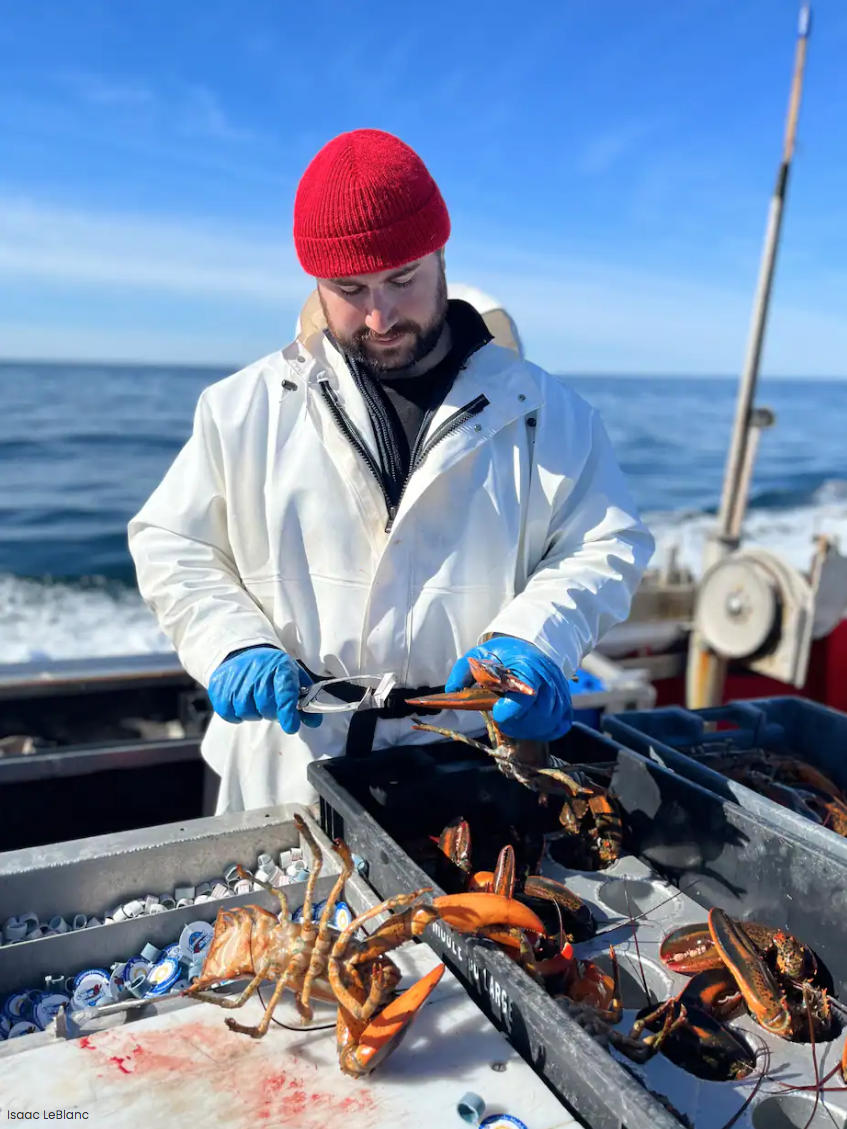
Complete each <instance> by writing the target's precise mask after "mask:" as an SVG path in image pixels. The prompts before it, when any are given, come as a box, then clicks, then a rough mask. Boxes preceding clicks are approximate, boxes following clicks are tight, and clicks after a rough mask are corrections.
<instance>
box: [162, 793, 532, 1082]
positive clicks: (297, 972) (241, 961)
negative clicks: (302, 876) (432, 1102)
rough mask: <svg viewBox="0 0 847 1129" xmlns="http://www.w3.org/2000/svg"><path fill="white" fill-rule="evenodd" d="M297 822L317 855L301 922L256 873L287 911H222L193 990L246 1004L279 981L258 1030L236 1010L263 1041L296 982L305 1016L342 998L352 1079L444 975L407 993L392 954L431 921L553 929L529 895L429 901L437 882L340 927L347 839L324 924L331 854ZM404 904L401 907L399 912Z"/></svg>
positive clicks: (381, 1053) (375, 1061)
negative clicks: (230, 992)
mask: <svg viewBox="0 0 847 1129" xmlns="http://www.w3.org/2000/svg"><path fill="white" fill-rule="evenodd" d="M294 822H295V825H296V827H297V830H298V831H299V833H300V835H301V836H302V837H303V839H304V840H305V842H306V843H307V844H308V846H309V848H310V849H311V852H312V858H313V864H312V868H311V870H310V872H309V878H308V882H307V884H306V891H305V895H304V900H303V909H302V918H301V920H300V921H298V922H294V921H293V920H292V917H291V913H290V912H289V907H288V899H287V897H286V894H285V891H284V890H281V889H277V888H275V887H273V886H270V885H268V884H267V883H265V882H261V881H259V880H257V879H255V878H254V879H253V881H254V882H257V883H258V885H259V886H261V887H262V888H264V889H266V890H267V891H268V892H269V893H271V894H273V895H274V897H276V898H277V899H278V900H279V906H280V912H279V914H278V915H277V914H273V913H271V912H270V911H269V910H266V909H264V908H263V907H261V906H258V905H252V906H239V907H237V908H235V909H224V908H221V909H220V910H218V915H217V918H216V919H215V927H214V934H213V937H212V940H211V942H210V944H209V947H208V949H207V950H206V957H205V960H204V962H203V967H202V970H201V972H200V976H199V977H198V979H197V980H196V981H195V982H194V983H193V984H192V985H191V987H189V988H187V989H185V991H184V992H183V995H186V996H189V997H192V998H194V999H197V1000H202V1001H205V1002H207V1003H213V1004H215V1005H217V1006H218V1007H222V1008H227V1009H235V1008H240V1007H242V1006H243V1005H244V1004H245V1003H246V1002H247V1000H248V999H249V998H250V997H251V996H252V995H253V994H254V993H255V992H257V991H258V989H259V986H260V985H261V983H262V982H263V981H270V982H272V983H273V984H274V989H273V993H272V995H271V998H270V1001H269V1003H268V1004H267V1006H266V1007H265V1010H264V1014H263V1016H262V1019H261V1020H260V1022H259V1023H258V1024H257V1025H256V1026H252V1027H250V1026H246V1025H243V1024H240V1023H238V1022H236V1020H234V1019H233V1018H231V1017H227V1019H226V1024H227V1026H228V1027H229V1028H230V1030H232V1031H235V1032H239V1033H241V1034H245V1035H249V1036H251V1037H252V1038H254V1039H258V1038H262V1037H263V1036H264V1035H265V1034H266V1032H267V1030H268V1028H269V1026H270V1023H271V1019H272V1017H273V1012H274V1010H275V1008H276V1006H277V1005H278V1003H279V1001H280V998H281V997H282V994H283V992H284V991H285V990H286V989H287V990H289V991H291V992H292V993H293V995H294V1001H295V1004H296V1007H297V1011H298V1013H299V1015H300V1019H301V1022H303V1023H306V1022H309V1021H311V1019H312V1017H313V1011H312V1005H311V1002H310V1001H311V1000H312V999H315V1000H321V1001H325V1002H330V1003H333V1002H334V1003H336V1004H337V1005H338V1015H337V1020H336V1038H337V1043H338V1060H339V1067H340V1069H341V1071H342V1073H344V1074H347V1075H349V1076H351V1077H354V1078H361V1077H365V1076H367V1075H369V1074H370V1073H371V1072H372V1071H373V1070H375V1069H376V1067H377V1066H379V1065H380V1063H381V1062H383V1061H384V1060H385V1059H386V1058H387V1057H388V1055H390V1054H391V1053H392V1051H393V1050H394V1049H395V1048H396V1047H397V1046H398V1045H399V1043H400V1041H401V1040H402V1038H403V1036H404V1035H405V1032H406V1030H407V1029H408V1027H409V1025H410V1023H411V1022H412V1020H413V1019H414V1017H415V1015H416V1014H417V1013H418V1012H419V1011H420V1009H421V1007H422V1006H423V1004H424V1003H425V1002H426V1000H427V999H428V997H429V996H430V994H431V993H432V991H433V990H434V989H435V987H436V985H437V984H438V982H439V980H440V979H441V976H442V975H443V973H444V965H443V964H440V965H438V966H436V968H434V969H433V970H432V971H431V972H430V973H428V974H427V975H426V976H424V977H423V978H422V979H421V980H419V981H418V982H417V983H415V984H413V985H412V986H411V987H410V988H408V989H407V990H406V991H405V992H403V993H402V994H400V995H397V994H396V992H395V989H396V987H397V985H398V984H399V982H400V979H401V975H402V974H401V972H400V969H399V968H398V967H397V965H396V964H395V963H394V961H393V960H391V958H390V957H389V956H388V953H389V952H391V951H392V950H394V949H397V948H399V947H400V946H401V945H402V944H404V943H405V942H406V941H410V940H412V939H413V938H415V937H419V936H421V934H422V933H423V931H424V929H426V927H427V926H428V925H431V924H432V923H433V922H434V921H437V920H439V919H443V920H444V921H446V922H447V923H448V924H449V925H450V926H452V927H453V928H455V929H457V930H459V931H461V932H467V933H476V932H483V933H484V932H485V931H486V929H490V928H493V927H500V928H505V929H507V930H508V929H512V928H516V929H526V930H530V931H532V932H540V931H543V925H542V923H541V921H540V920H539V919H538V917H537V916H536V915H535V914H534V913H533V912H532V910H530V909H529V908H528V907H527V906H524V905H521V903H519V902H516V901H511V900H510V899H508V898H503V897H498V896H497V895H494V894H483V893H465V894H460V895H453V896H450V895H447V896H445V897H440V898H435V899H434V900H433V903H432V904H431V905H429V904H424V903H421V902H420V899H421V897H422V896H423V895H424V894H427V893H429V892H430V888H429V887H423V888H421V889H419V890H414V891H412V892H411V893H407V894H398V895H396V896H394V897H392V898H388V899H386V900H385V901H383V902H380V903H379V905H376V906H373V907H371V908H370V909H367V910H365V911H364V913H361V914H360V915H359V916H358V917H356V918H354V919H353V920H352V921H351V922H350V923H349V925H347V927H346V928H344V929H342V930H340V931H339V930H338V929H335V928H333V927H332V926H331V925H330V921H331V920H332V917H333V915H334V913H335V907H336V903H337V901H338V899H339V897H340V896H341V892H342V890H343V888H344V884H345V882H347V880H348V879H349V878H350V876H351V875H352V874H353V871H354V864H353V858H352V855H351V853H350V849H349V847H348V846H347V845H346V843H344V841H343V840H341V839H336V840H335V841H334V843H333V849H334V850H335V852H336V854H337V855H338V856H339V858H340V859H341V863H342V869H341V872H340V874H339V875H338V878H337V879H336V881H335V884H334V886H333V888H332V891H331V893H330V895H329V898H328V899H327V901H326V903H325V905H324V908H323V912H322V913H321V917H320V920H319V921H317V922H316V921H314V920H313V917H312V900H313V896H314V891H315V884H316V882H317V880H318V875H319V874H320V871H321V866H322V861H323V856H322V852H321V850H320V847H319V846H318V844H317V843H316V841H315V839H314V837H313V835H312V834H311V831H310V830H309V827H308V826H307V825H306V823H305V821H304V820H303V819H302V818H301V817H300V816H299V815H295V817H294ZM239 872H240V876H241V877H245V878H247V877H249V876H248V875H247V874H246V871H242V870H241V869H240V868H239ZM398 910H399V911H401V912H395V911H398ZM385 912H390V914H391V916H390V917H389V918H388V919H387V920H386V921H384V922H383V923H382V924H381V925H379V926H377V928H376V929H375V930H374V931H373V933H371V934H370V936H368V937H367V938H366V939H365V940H359V939H357V938H356V933H357V932H358V930H359V929H360V928H361V927H362V926H363V925H365V924H366V923H367V922H369V921H372V920H373V919H374V918H375V917H378V916H379V915H380V914H383V913H385ZM244 976H250V977H251V979H250V982H249V983H248V984H247V986H246V987H245V988H244V989H243V991H241V992H240V993H239V994H238V995H236V996H221V995H218V994H217V993H215V992H213V991H211V986H212V985H213V984H216V983H219V982H220V981H224V980H233V979H237V978H240V977H244Z"/></svg>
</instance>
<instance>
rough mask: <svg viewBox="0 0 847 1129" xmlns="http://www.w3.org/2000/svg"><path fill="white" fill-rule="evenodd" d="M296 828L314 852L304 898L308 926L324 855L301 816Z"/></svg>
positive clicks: (304, 921)
mask: <svg viewBox="0 0 847 1129" xmlns="http://www.w3.org/2000/svg"><path fill="white" fill-rule="evenodd" d="M294 826H295V827H296V828H297V830H298V831H299V832H300V834H301V835H302V836H303V838H304V839H305V840H306V842H307V843H308V844H309V848H310V850H311V852H312V865H311V867H310V868H309V878H308V881H307V882H306V893H305V894H304V896H303V925H304V926H308V925H311V924H312V898H313V897H314V894H315V886H316V884H317V881H318V875H319V874H320V872H321V867H322V866H323V853H322V852H321V849H320V847H319V846H318V844H317V843H316V842H315V839H314V836H313V835H312V832H311V831H310V830H309V828H308V827H307V826H306V823H305V821H304V820H303V819H302V818H301V817H300V816H299V815H295V816H294ZM310 939H311V938H310Z"/></svg>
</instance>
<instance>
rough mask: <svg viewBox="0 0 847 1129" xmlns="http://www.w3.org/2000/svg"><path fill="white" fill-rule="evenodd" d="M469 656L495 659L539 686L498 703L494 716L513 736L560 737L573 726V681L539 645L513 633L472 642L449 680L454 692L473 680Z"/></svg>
mask: <svg viewBox="0 0 847 1129" xmlns="http://www.w3.org/2000/svg"><path fill="white" fill-rule="evenodd" d="M468 656H470V657H471V658H474V659H478V660H480V661H484V660H485V659H495V660H496V661H498V662H500V663H502V664H503V666H506V667H508V668H509V670H510V671H511V672H512V674H514V675H515V676H516V677H517V678H520V680H521V681H522V682H526V684H527V685H528V686H531V687H532V688H533V690H535V694H534V695H533V696H532V697H531V696H530V695H529V694H516V693H509V694H506V695H504V697H502V698H501V699H500V700H499V701H498V702H497V703H496V704H495V706H494V709H493V710H492V711H491V716H492V718H493V719H494V721H495V722H496V724H497V726H498V728H499V729H501V730H502V731H503V733H504V734H505V735H506V736H507V737H514V738H515V739H516V740H528V741H555V740H556V738H558V737H564V735H565V734H566V733H567V732H568V730H569V729H570V728H571V726H572V725H573V707H572V706H571V689H570V684H569V682H568V680H567V678H566V677H565V675H564V673H563V671H562V670H561V669H560V667H558V666H556V664H555V663H554V662H553V661H552V659H549V658H548V657H547V656H546V655H545V654H544V653H543V652H542V651H539V649H538V647H536V646H534V645H533V644H532V643H527V642H525V641H524V640H523V639H515V638H513V637H512V636H511V635H498V636H495V637H494V638H493V639H489V640H488V642H487V643H484V644H483V645H482V646H480V647H472V648H471V649H470V650H469V651H467V652H466V654H464V655H463V656H462V658H460V659H459V661H458V662H457V663H456V664H455V666H454V667H453V669H452V670H451V672H450V677H449V678H448V679H447V682H446V684H445V686H444V689H445V691H446V692H447V693H448V694H452V693H454V692H455V691H456V690H461V689H463V688H464V687H467V686H472V685H473V683H474V677H473V675H472V674H471V668H470V665H469V663H468Z"/></svg>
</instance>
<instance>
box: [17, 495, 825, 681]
mask: <svg viewBox="0 0 847 1129" xmlns="http://www.w3.org/2000/svg"><path fill="white" fill-rule="evenodd" d="M644 519H645V521H646V522H647V524H648V525H649V526H650V529H651V530H652V531H653V533H654V535H655V537H656V542H657V550H656V555H655V556H654V558H653V562H652V564H653V565H654V566H655V565H659V564H661V563H662V561H663V560H664V559H665V557H666V555H667V553H668V552H669V550H670V549H671V547H672V546H674V545H677V546H678V548H679V553H678V562H679V564H680V565H684V566H685V567H687V568H689V569H690V570H691V571H692V572H693V574H694V575H695V576H699V575H700V573H701V563H700V562H701V560H702V553H703V546H704V542H705V538H706V536H707V534H708V533H709V531H710V530H711V529H712V528H713V526H714V523H715V518H714V515H712V514H706V513H702V512H699V511H697V512H692V511H684V512H676V513H667V512H666V513H645V515H644ZM821 534H826V535H828V536H830V537H832V538H833V539H834V540H835V541H836V543H839V542H840V547H841V548H842V550H843V551H844V552H847V483H845V482H841V481H837V482H836V481H833V482H829V483H826V484H825V485H824V486H822V487H820V489H819V490H817V491H816V492H815V501H814V504H813V505H804V506H798V507H796V508H790V509H789V508H785V509H754V510H751V511H750V513H749V515H748V520H747V523H746V525H745V543H747V544H749V545H751V546H753V545H755V546H761V547H765V548H768V549H773V550H775V551H777V552H778V553H780V554H781V555H782V556H783V558H784V559H785V560H786V561H787V562H788V563H789V564H792V565H793V566H794V567H795V568H797V569H799V570H800V571H801V572H804V571H806V570H807V569H808V567H809V565H810V563H811V560H812V556H813V552H814V545H813V540H814V538H815V537H816V536H819V535H821ZM171 650H172V648H171V645H170V643H169V641H168V640H167V639H166V638H165V636H164V635H163V634H162V633H161V631H159V629H158V627H157V625H156V623H155V621H154V619H153V616H152V614H151V613H150V611H149V610H148V609H147V607H146V605H145V604H144V602H143V601H142V599H141V597H140V596H139V594H138V591H137V590H136V589H135V588H134V587H130V586H128V585H125V584H122V583H120V582H117V581H111V580H108V581H107V580H103V579H98V578H86V579H83V580H75V581H66V580H36V579H30V578H24V577H20V576H13V575H9V574H5V575H0V663H19V662H30V661H33V660H38V659H43V658H48V659H70V658H105V657H109V656H118V655H129V654H146V653H158V652H168V651H171Z"/></svg>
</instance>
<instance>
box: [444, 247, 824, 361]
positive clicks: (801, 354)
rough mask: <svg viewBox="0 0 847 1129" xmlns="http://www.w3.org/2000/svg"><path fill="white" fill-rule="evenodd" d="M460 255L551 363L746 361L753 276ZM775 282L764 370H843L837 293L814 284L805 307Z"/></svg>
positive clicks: (534, 350) (531, 348)
mask: <svg viewBox="0 0 847 1129" xmlns="http://www.w3.org/2000/svg"><path fill="white" fill-rule="evenodd" d="M492 250H495V249H494V248H492ZM502 258H505V256H502ZM457 259H458V261H456V262H455V263H453V264H451V265H453V266H455V267H456V268H457V269H456V270H454V271H452V274H453V276H454V277H455V278H456V279H457V281H458V275H459V273H461V274H462V275H463V279H462V280H463V281H468V282H471V281H472V282H473V283H474V284H475V285H478V286H480V287H482V288H484V289H486V290H488V291H489V292H490V293H492V294H494V295H496V296H497V297H498V299H499V300H500V301H502V302H503V303H504V304H506V305H507V307H508V308H509V310H510V312H511V313H512V316H513V317H514V318H515V320H516V321H517V324H518V326H519V328H520V330H521V333H522V335H523V337H524V340H525V342H526V344H527V349H528V352H529V353H530V355H531V356H532V358H533V359H534V360H536V361H538V362H539V363H540V364H544V365H546V366H547V367H550V368H554V369H559V370H564V371H567V372H576V373H579V372H584V373H645V374H652V375H680V374H685V375H688V374H690V375H695V374H702V375H709V376H713V375H724V374H733V373H737V372H739V371H740V369H741V366H742V364H743V360H744V354H745V350H746V346H747V335H748V330H749V323H750V313H751V308H752V302H753V287H754V284H755V274H753V276H752V277H751V278H750V279H749V280H746V279H745V280H742V284H739V281H738V278H737V276H732V277H731V278H729V279H727V280H726V281H723V280H714V279H713V280H709V281H700V280H698V279H696V278H691V277H687V276H686V275H685V274H684V273H682V272H680V273H674V272H671V271H667V272H664V273H662V272H659V271H657V270H650V269H642V268H640V267H638V266H637V265H633V264H627V263H625V262H621V263H610V262H603V261H602V260H600V259H596V260H587V259H581V258H578V257H575V256H568V255H564V254H563V255H562V256H561V257H556V256H553V255H550V254H546V253H541V252H539V253H533V252H532V251H527V252H524V253H522V254H520V255H518V256H513V257H512V258H511V259H510V260H506V261H505V262H502V263H501V264H498V263H496V262H495V261H494V259H493V257H492V255H491V253H490V252H488V251H482V250H477V251H475V252H474V251H470V253H469V252H468V251H466V250H464V249H463V252H462V254H461V256H460V257H457ZM474 266H475V268H476V269H475V270H474ZM472 272H473V273H472ZM748 281H749V287H750V288H749V290H748V289H745V288H744V285H743V283H746V282H748ZM779 281H780V280H779V270H778V268H777V280H776V285H775V293H774V299H773V302H772V306H771V311H770V317H769V321H768V327H767V333H766V339H765V350H764V355H763V358H762V372H763V374H764V375H767V374H772V375H779V376H790V375H797V376H809V377H812V376H820V377H844V376H847V321H845V319H844V318H843V316H841V315H840V314H838V313H836V312H835V307H834V305H833V304H832V303H831V302H830V298H831V295H832V291H831V290H830V291H829V292H827V287H819V288H818V289H816V290H814V291H812V290H811V289H810V290H808V291H807V293H806V296H805V298H806V300H805V301H804V302H803V304H802V305H801V304H798V303H796V302H793V301H789V300H786V299H784V298H781V297H780V287H779ZM829 285H830V286H831V283H830V284H829ZM827 306H829V307H830V308H829V309H827Z"/></svg>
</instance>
